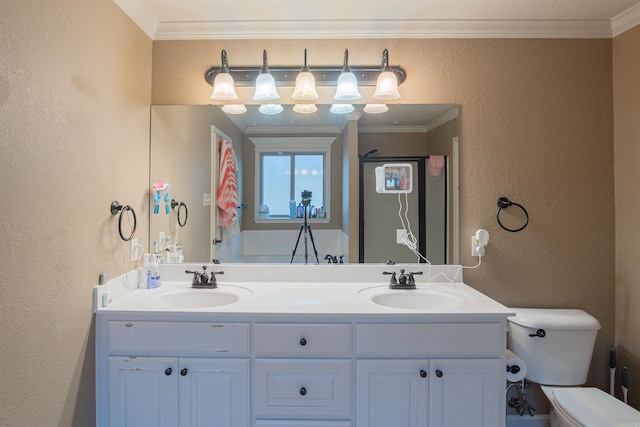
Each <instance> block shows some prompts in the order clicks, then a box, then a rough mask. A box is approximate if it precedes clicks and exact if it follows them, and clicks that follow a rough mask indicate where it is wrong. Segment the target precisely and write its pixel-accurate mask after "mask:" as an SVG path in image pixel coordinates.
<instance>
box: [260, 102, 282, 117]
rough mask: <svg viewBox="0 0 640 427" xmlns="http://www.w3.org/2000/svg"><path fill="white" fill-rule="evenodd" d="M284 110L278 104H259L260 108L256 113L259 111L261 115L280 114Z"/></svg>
mask: <svg viewBox="0 0 640 427" xmlns="http://www.w3.org/2000/svg"><path fill="white" fill-rule="evenodd" d="M283 110H284V107H282V105H280V104H261V105H260V107H258V111H260V112H261V113H262V114H269V115H271V114H280V113H282V111H283Z"/></svg>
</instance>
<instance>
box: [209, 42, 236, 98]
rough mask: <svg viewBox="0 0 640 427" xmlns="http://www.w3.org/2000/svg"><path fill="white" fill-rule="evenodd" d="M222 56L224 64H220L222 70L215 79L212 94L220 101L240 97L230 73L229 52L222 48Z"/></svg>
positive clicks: (212, 96)
mask: <svg viewBox="0 0 640 427" xmlns="http://www.w3.org/2000/svg"><path fill="white" fill-rule="evenodd" d="M220 57H221V62H222V65H221V66H220V70H218V74H217V75H216V77H215V79H214V80H213V93H212V94H211V99H217V100H220V101H227V100H231V99H238V95H237V94H236V89H235V87H234V83H233V77H232V76H231V74H230V73H229V62H228V61H227V52H226V51H225V50H224V49H222V52H221V53H220ZM205 78H206V77H205ZM207 81H208V80H207Z"/></svg>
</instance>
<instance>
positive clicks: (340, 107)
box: [329, 104, 355, 114]
mask: <svg viewBox="0 0 640 427" xmlns="http://www.w3.org/2000/svg"><path fill="white" fill-rule="evenodd" d="M353 110H355V108H354V107H353V105H351V104H333V105H332V106H331V108H329V111H331V112H332V113H333V114H348V113H350V112H352V111H353Z"/></svg>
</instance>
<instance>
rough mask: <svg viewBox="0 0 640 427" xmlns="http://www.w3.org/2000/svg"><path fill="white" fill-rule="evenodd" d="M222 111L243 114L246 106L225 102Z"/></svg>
mask: <svg viewBox="0 0 640 427" xmlns="http://www.w3.org/2000/svg"><path fill="white" fill-rule="evenodd" d="M222 111H224V112H225V113H227V114H244V113H246V112H247V107H245V106H244V104H226V105H223V106H222Z"/></svg>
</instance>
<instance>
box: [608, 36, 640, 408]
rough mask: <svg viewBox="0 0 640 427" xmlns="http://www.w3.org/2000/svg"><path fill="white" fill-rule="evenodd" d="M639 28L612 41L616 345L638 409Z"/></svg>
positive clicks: (639, 402) (639, 282) (639, 363)
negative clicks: (626, 369) (627, 369)
mask: <svg viewBox="0 0 640 427" xmlns="http://www.w3.org/2000/svg"><path fill="white" fill-rule="evenodd" d="M639 52H640V26H638V27H635V28H633V29H631V30H629V31H627V32H625V33H623V34H621V35H619V36H618V37H616V38H615V39H614V40H613V100H614V134H615V139H614V161H615V194H616V258H615V259H616V343H617V348H618V354H619V358H618V361H619V366H620V367H621V366H627V367H628V368H629V383H630V384H629V390H631V391H630V393H629V400H630V403H631V404H632V405H633V406H635V407H636V408H640V394H639V393H637V392H633V390H640V333H639V330H640V311H639V310H638V307H639V306H640V262H639V261H640V245H639V244H638V243H639V242H640V192H639V191H638V183H640V168H638V164H640V54H638V53H639Z"/></svg>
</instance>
